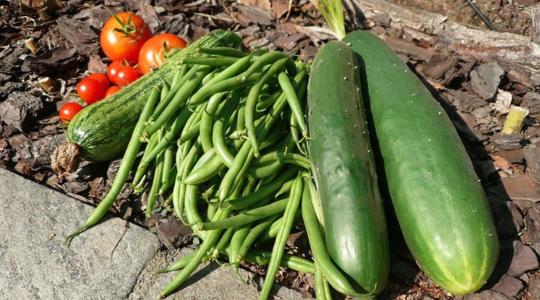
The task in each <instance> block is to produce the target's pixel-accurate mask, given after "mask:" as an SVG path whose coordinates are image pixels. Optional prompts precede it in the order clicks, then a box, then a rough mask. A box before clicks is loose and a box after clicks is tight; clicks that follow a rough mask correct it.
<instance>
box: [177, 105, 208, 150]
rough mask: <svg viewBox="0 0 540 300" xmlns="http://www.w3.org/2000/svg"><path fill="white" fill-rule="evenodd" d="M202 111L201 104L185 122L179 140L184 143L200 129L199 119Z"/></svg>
mask: <svg viewBox="0 0 540 300" xmlns="http://www.w3.org/2000/svg"><path fill="white" fill-rule="evenodd" d="M203 111H204V106H203V105H201V106H200V107H199V109H198V110H197V111H195V113H193V114H191V117H190V118H189V119H188V121H187V122H186V125H185V126H184V129H183V130H182V133H181V134H180V142H181V143H185V142H186V141H188V140H190V139H192V138H194V137H195V136H196V135H197V134H199V129H200V120H201V118H202V114H203Z"/></svg>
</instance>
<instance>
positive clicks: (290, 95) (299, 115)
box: [278, 72, 308, 137]
mask: <svg viewBox="0 0 540 300" xmlns="http://www.w3.org/2000/svg"><path fill="white" fill-rule="evenodd" d="M278 82H279V85H280V86H281V89H282V90H283V93H284V94H285V95H286V96H287V102H288V103H289V107H290V108H291V110H292V112H293V114H294V117H295V118H296V121H297V122H298V126H300V130H302V135H303V136H304V137H307V133H308V130H307V125H306V121H305V120H304V113H303V110H302V105H301V104H300V100H298V96H297V95H296V92H295V90H294V87H293V85H292V83H291V81H290V80H289V77H288V76H287V74H286V73H285V72H281V73H280V74H279V75H278Z"/></svg>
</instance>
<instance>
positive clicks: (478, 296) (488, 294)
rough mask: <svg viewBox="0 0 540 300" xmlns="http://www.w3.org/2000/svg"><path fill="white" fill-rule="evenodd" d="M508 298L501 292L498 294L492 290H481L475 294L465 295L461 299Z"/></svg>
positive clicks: (488, 299)
mask: <svg viewBox="0 0 540 300" xmlns="http://www.w3.org/2000/svg"><path fill="white" fill-rule="evenodd" d="M509 299H510V298H508V297H506V296H505V295H503V294H499V293H497V292H493V291H482V292H480V293H477V294H472V295H467V296H465V297H463V300H509Z"/></svg>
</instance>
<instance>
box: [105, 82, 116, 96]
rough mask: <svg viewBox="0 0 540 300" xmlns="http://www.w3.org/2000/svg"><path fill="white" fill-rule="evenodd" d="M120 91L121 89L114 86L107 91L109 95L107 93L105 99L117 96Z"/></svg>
mask: <svg viewBox="0 0 540 300" xmlns="http://www.w3.org/2000/svg"><path fill="white" fill-rule="evenodd" d="M119 90H120V87H119V86H117V85H112V86H110V87H109V88H108V89H107V93H105V97H109V96H110V95H113V94H115V93H116V92H118V91H119Z"/></svg>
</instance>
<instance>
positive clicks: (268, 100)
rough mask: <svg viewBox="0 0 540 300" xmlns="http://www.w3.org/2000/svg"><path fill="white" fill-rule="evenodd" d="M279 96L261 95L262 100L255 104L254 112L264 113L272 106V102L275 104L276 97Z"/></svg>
mask: <svg viewBox="0 0 540 300" xmlns="http://www.w3.org/2000/svg"><path fill="white" fill-rule="evenodd" d="M278 96H279V95H261V97H260V98H262V99H261V100H259V101H258V102H257V106H255V111H260V112H262V111H265V110H266V109H268V108H270V107H272V104H274V102H276V98H277V97H278Z"/></svg>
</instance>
